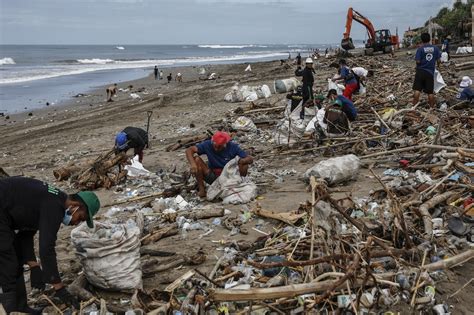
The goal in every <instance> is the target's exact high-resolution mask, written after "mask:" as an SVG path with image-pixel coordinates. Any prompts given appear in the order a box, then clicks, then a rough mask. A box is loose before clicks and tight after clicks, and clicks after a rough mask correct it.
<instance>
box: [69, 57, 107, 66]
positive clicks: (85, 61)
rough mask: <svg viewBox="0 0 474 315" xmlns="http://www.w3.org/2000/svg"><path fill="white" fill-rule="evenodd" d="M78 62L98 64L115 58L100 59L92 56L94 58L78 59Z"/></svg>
mask: <svg viewBox="0 0 474 315" xmlns="http://www.w3.org/2000/svg"><path fill="white" fill-rule="evenodd" d="M77 62H79V63H83V64H97V65H104V64H106V63H112V62H114V60H113V59H100V58H92V59H77Z"/></svg>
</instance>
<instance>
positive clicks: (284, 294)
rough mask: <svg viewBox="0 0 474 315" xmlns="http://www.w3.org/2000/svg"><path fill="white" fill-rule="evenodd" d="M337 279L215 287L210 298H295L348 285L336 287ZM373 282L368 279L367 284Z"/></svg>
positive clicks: (225, 299) (355, 284) (353, 285)
mask: <svg viewBox="0 0 474 315" xmlns="http://www.w3.org/2000/svg"><path fill="white" fill-rule="evenodd" d="M336 283H337V280H333V281H331V280H328V281H320V282H310V283H302V284H293V285H286V286H280V287H274V288H265V289H259V288H258V289H257V288H251V289H249V290H232V289H214V290H212V289H211V290H210V294H209V298H210V300H212V301H214V302H225V301H227V302H231V301H258V300H270V299H279V298H293V297H297V296H299V295H304V294H310V293H321V292H325V291H327V290H329V289H333V290H340V289H344V288H345V287H346V283H349V282H348V281H344V282H343V283H341V284H339V285H337V286H336V287H334V285H335V284H336ZM370 283H372V282H371V281H368V282H367V284H370ZM350 285H351V287H352V288H358V287H360V286H361V285H362V281H360V280H358V281H355V282H351V283H350Z"/></svg>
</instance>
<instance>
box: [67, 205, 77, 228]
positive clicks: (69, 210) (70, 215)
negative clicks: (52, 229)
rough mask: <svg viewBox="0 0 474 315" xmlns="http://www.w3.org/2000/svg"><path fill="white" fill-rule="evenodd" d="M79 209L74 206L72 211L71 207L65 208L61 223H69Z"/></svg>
mask: <svg viewBox="0 0 474 315" xmlns="http://www.w3.org/2000/svg"><path fill="white" fill-rule="evenodd" d="M77 209H79V207H76V208H75V209H74V210H73V211H72V212H71V207H69V208H67V209H66V211H64V218H63V224H64V225H69V224H70V223H71V220H72V216H73V215H74V213H75V212H76V211H77Z"/></svg>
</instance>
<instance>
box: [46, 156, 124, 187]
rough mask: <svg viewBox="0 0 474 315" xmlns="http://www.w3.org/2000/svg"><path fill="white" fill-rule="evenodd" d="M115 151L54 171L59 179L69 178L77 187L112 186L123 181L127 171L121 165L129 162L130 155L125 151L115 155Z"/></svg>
mask: <svg viewBox="0 0 474 315" xmlns="http://www.w3.org/2000/svg"><path fill="white" fill-rule="evenodd" d="M113 153H114V151H113V150H112V151H109V152H108V153H106V154H102V155H100V156H99V157H98V158H96V159H95V160H94V161H89V162H85V163H83V164H80V165H75V164H74V163H72V164H69V165H67V166H65V167H61V168H59V169H57V170H54V171H53V174H54V177H55V178H56V180H58V181H63V180H69V181H70V183H71V184H72V186H73V187H75V188H77V189H87V190H94V189H97V188H101V187H104V188H107V189H109V188H111V187H112V186H115V185H117V184H118V183H120V182H122V181H123V180H124V179H125V177H126V176H127V171H126V170H125V169H122V168H121V166H123V165H125V164H126V163H129V160H130V157H129V156H127V155H126V153H125V152H121V153H118V154H115V155H113Z"/></svg>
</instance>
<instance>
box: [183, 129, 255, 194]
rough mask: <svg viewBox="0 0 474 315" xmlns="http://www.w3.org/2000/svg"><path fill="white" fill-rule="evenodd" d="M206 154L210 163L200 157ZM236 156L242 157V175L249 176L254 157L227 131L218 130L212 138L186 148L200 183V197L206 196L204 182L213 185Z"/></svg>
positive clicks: (240, 163)
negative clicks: (233, 139) (234, 140)
mask: <svg viewBox="0 0 474 315" xmlns="http://www.w3.org/2000/svg"><path fill="white" fill-rule="evenodd" d="M200 155H206V156H207V160H208V163H207V164H206V163H204V161H203V160H202V159H201V158H200V157H199V156H200ZM236 156H239V157H240V160H239V171H240V176H247V172H248V168H249V165H250V164H252V163H253V157H251V156H250V155H248V154H247V152H245V151H243V150H242V149H241V148H240V147H239V145H238V144H237V143H235V142H233V141H231V138H230V135H229V134H228V133H226V132H222V131H217V132H216V133H215V134H214V135H213V136H212V138H211V140H206V141H204V142H201V143H199V144H197V145H195V146H192V147H190V148H188V149H186V158H187V159H188V162H189V165H190V166H191V174H193V175H194V177H195V178H196V181H197V184H198V195H199V197H206V187H205V186H204V182H206V183H208V184H209V185H211V184H212V183H213V182H214V181H215V180H216V179H217V178H218V177H219V176H220V175H221V173H222V170H223V169H224V167H225V166H226V164H227V163H229V162H230V161H231V160H232V159H234V158H235V157H236Z"/></svg>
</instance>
